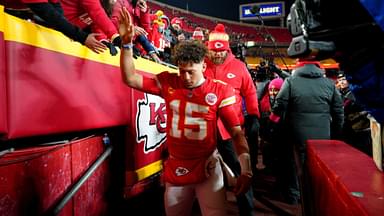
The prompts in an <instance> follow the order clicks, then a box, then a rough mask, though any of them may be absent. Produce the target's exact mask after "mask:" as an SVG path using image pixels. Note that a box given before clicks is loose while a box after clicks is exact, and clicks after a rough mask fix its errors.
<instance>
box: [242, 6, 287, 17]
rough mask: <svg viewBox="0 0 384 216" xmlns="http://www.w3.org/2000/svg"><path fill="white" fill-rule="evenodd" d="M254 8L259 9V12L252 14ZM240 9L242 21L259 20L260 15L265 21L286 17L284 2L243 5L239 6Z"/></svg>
mask: <svg viewBox="0 0 384 216" xmlns="http://www.w3.org/2000/svg"><path fill="white" fill-rule="evenodd" d="M252 8H259V11H258V12H256V13H252V11H251V9H252ZM239 9H240V20H252V19H257V16H259V15H260V16H262V17H263V18H265V19H269V18H282V17H284V16H285V8H284V2H268V3H253V4H243V5H240V6H239Z"/></svg>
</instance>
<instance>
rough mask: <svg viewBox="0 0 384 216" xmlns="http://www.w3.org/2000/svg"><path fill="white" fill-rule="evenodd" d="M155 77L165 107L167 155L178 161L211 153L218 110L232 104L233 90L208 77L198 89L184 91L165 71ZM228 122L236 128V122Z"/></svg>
mask: <svg viewBox="0 0 384 216" xmlns="http://www.w3.org/2000/svg"><path fill="white" fill-rule="evenodd" d="M157 78H158V80H159V82H160V84H161V88H162V90H161V96H162V97H163V98H164V100H165V103H166V107H167V108H166V109H167V146H168V151H169V153H170V155H172V156H173V157H176V158H178V159H194V158H199V157H207V156H209V155H210V154H212V152H213V151H214V149H215V148H216V144H217V142H216V141H217V140H216V137H217V130H216V128H217V127H216V124H217V118H218V110H219V109H220V108H222V107H225V106H233V104H235V102H236V97H235V95H234V89H233V88H232V87H231V86H229V85H227V84H226V83H224V82H222V81H218V80H213V79H209V78H208V79H206V80H205V82H204V83H203V84H202V85H201V86H199V87H196V88H193V89H186V88H184V86H183V82H182V81H181V79H180V78H179V77H178V75H177V74H172V73H169V72H163V73H161V74H159V75H157ZM226 118H237V116H236V115H232V116H226ZM231 122H232V123H234V124H238V125H239V120H234V121H231ZM231 126H235V125H231Z"/></svg>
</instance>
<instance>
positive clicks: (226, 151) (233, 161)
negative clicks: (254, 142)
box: [217, 139, 254, 216]
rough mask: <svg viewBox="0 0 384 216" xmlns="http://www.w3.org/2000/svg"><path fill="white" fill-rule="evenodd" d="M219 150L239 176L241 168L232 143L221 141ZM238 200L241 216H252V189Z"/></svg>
mask: <svg viewBox="0 0 384 216" xmlns="http://www.w3.org/2000/svg"><path fill="white" fill-rule="evenodd" d="M217 148H218V150H219V152H220V154H221V156H222V157H223V160H224V162H225V163H226V164H228V166H229V167H230V168H231V169H232V171H233V172H234V173H235V175H236V176H239V175H240V173H241V167H240V162H239V160H238V158H237V156H236V153H235V151H234V147H233V144H232V141H231V140H221V139H219V143H218V145H217ZM236 200H237V206H238V208H239V213H240V216H248V215H252V211H253V207H254V205H253V192H252V188H250V189H249V190H248V192H247V193H245V194H242V195H239V196H237V197H236Z"/></svg>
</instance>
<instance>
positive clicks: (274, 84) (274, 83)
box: [268, 78, 284, 90]
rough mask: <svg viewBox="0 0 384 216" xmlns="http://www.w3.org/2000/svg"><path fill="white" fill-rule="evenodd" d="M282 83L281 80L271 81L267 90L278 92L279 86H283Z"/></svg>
mask: <svg viewBox="0 0 384 216" xmlns="http://www.w3.org/2000/svg"><path fill="white" fill-rule="evenodd" d="M283 82H284V80H283V79H281V78H275V79H273V80H272V81H271V82H270V83H269V85H268V89H272V88H275V89H278V90H280V89H281V86H282V85H283Z"/></svg>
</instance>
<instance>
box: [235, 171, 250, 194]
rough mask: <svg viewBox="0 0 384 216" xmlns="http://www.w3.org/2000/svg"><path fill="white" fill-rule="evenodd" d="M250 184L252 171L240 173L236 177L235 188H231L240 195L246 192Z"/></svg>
mask: <svg viewBox="0 0 384 216" xmlns="http://www.w3.org/2000/svg"><path fill="white" fill-rule="evenodd" d="M251 185H252V172H246V173H242V174H241V175H240V176H239V177H238V178H237V183H236V186H235V188H234V189H233V192H234V193H235V195H236V196H237V195H240V194H244V193H246V192H247V191H248V190H249V188H250V187H251Z"/></svg>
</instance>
